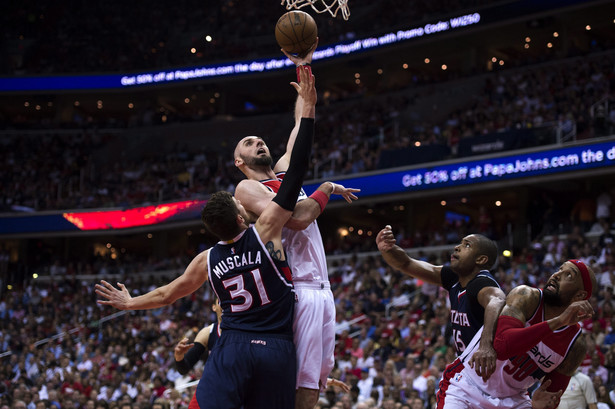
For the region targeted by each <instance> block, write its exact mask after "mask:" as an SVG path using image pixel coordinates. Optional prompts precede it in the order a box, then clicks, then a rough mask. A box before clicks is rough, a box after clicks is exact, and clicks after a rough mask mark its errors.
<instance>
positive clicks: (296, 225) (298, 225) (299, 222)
mask: <svg viewBox="0 0 615 409" xmlns="http://www.w3.org/2000/svg"><path fill="white" fill-rule="evenodd" d="M310 223H311V221H310V220H306V219H303V218H296V217H291V218H290V219H288V221H287V222H286V224H285V225H284V227H286V228H288V229H291V230H296V231H299V230H305V229H306V228H307V227H308V226H309V225H310Z"/></svg>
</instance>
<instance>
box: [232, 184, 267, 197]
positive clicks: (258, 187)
mask: <svg viewBox="0 0 615 409" xmlns="http://www.w3.org/2000/svg"><path fill="white" fill-rule="evenodd" d="M262 192H268V189H267V187H265V185H264V184H263V183H262V182H260V181H258V180H254V179H244V180H242V181H241V182H239V183H238V184H237V186H236V187H235V197H236V198H237V199H239V200H242V197H244V196H246V195H253V194H261V193H262Z"/></svg>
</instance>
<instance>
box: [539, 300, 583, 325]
mask: <svg viewBox="0 0 615 409" xmlns="http://www.w3.org/2000/svg"><path fill="white" fill-rule="evenodd" d="M593 315H594V309H593V308H592V306H591V304H590V303H589V301H587V300H583V301H575V302H573V303H572V304H570V305H569V306H568V308H566V309H565V310H564V312H562V313H561V314H560V315H558V316H557V317H555V318H553V320H557V321H556V324H555V325H554V327H555V328H560V327H563V326H565V325H573V324H576V323H577V322H580V321H583V320H586V319H587V318H590V317H592V316H593ZM549 321H551V320H549ZM552 329H553V328H552Z"/></svg>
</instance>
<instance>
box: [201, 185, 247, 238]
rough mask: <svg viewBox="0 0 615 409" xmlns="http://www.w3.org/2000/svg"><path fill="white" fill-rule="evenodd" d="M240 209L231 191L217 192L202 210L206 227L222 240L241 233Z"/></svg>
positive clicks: (202, 217)
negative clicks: (238, 223)
mask: <svg viewBox="0 0 615 409" xmlns="http://www.w3.org/2000/svg"><path fill="white" fill-rule="evenodd" d="M238 213H239V210H238V209H237V206H235V202H234V201H233V195H231V194H230V193H229V192H225V191H221V192H216V193H214V194H213V195H211V197H210V198H209V200H208V201H207V203H206V204H205V207H203V210H202V211H201V219H203V223H205V227H206V228H207V230H209V231H210V232H211V233H212V234H213V235H215V236H216V237H217V238H218V239H220V240H230V239H232V238H233V237H235V236H237V234H239V230H240V228H239V226H237V223H236V220H237V214H238Z"/></svg>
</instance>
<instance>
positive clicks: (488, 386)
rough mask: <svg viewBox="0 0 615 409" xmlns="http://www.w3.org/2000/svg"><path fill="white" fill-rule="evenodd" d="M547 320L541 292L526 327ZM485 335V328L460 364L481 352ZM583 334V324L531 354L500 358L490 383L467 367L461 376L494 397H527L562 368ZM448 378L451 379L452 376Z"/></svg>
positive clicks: (552, 337) (564, 329)
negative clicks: (480, 344) (533, 389)
mask: <svg viewBox="0 0 615 409" xmlns="http://www.w3.org/2000/svg"><path fill="white" fill-rule="evenodd" d="M543 321H545V315H544V297H543V294H542V290H540V303H539V304H538V307H537V308H536V311H535V312H534V314H533V315H532V317H531V318H530V319H529V320H528V321H527V322H526V323H525V327H529V326H530V325H536V324H539V323H541V322H543ZM481 333H482V329H481V330H480V331H478V332H477V333H476V336H475V338H474V339H473V340H472V341H471V342H470V344H469V345H468V348H467V349H466V351H465V352H464V353H463V354H462V355H461V356H460V357H459V359H458V361H456V362H459V361H461V362H462V363H463V362H464V361H466V360H467V359H469V358H470V357H471V356H472V354H473V352H474V351H476V350H477V349H478V346H479V343H480V335H481ZM581 333H582V331H581V326H580V325H579V324H574V325H568V326H565V327H562V328H558V329H557V330H555V331H553V334H551V335H549V336H548V337H545V338H544V339H543V340H542V341H540V342H539V343H538V344H536V345H534V346H533V347H532V348H530V350H529V351H527V352H524V353H520V354H518V355H516V356H513V357H511V358H509V359H505V360H500V359H498V360H497V361H496V363H495V371H494V372H493V374H492V375H491V376H490V377H489V379H488V380H487V381H486V382H485V381H484V380H483V379H482V378H481V377H480V376H479V375H478V374H477V373H476V371H475V370H474V369H472V368H470V367H469V366H467V365H465V364H463V365H461V367H462V368H463V369H462V370H461V376H467V377H469V378H470V379H471V380H472V382H473V383H474V384H475V385H477V386H478V388H479V389H480V390H482V391H484V392H487V393H488V394H489V395H490V396H491V397H494V398H504V397H508V396H513V395H519V394H521V395H523V394H526V393H527V389H528V388H529V387H530V386H532V385H533V384H535V383H536V382H537V381H539V380H541V379H542V378H543V377H544V376H545V375H546V374H548V373H550V372H552V371H554V370H555V369H556V368H557V367H559V366H560V365H561V363H562V362H563V361H564V360H565V359H566V357H567V356H568V353H569V352H570V349H571V348H572V346H573V345H574V343H575V342H576V340H577V339H578V337H579V336H581ZM451 372H452V371H451ZM448 377H449V379H450V375H448Z"/></svg>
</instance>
